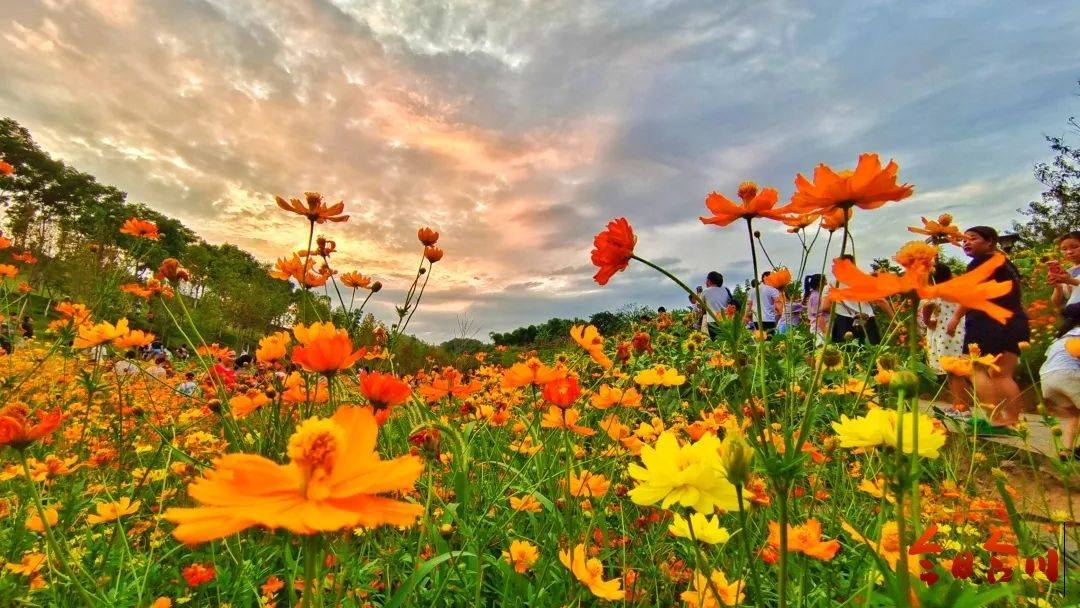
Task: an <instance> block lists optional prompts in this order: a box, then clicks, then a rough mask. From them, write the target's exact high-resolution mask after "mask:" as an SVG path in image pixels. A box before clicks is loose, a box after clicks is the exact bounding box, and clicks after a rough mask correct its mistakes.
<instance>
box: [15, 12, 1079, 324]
mask: <svg viewBox="0 0 1080 608" xmlns="http://www.w3.org/2000/svg"><path fill="white" fill-rule="evenodd" d="M0 6H3V8H2V10H0V114H2V115H6V116H10V117H12V118H14V119H16V120H17V121H19V122H20V123H21V124H23V125H24V126H26V127H27V128H28V129H30V131H31V133H32V134H33V135H34V137H35V139H36V140H37V141H38V142H39V143H40V144H41V145H42V146H43V147H44V148H45V149H46V150H47V151H49V152H50V153H51V154H53V155H54V156H56V157H58V158H61V159H63V160H65V161H67V162H69V163H71V164H72V165H73V166H75V167H77V168H78V169H80V170H82V171H86V172H88V173H91V174H93V175H96V176H97V177H98V179H99V180H100V181H101V182H103V183H106V184H111V185H114V186H117V187H119V188H121V189H122V190H124V191H126V192H128V193H129V200H130V201H132V202H142V203H145V204H147V205H149V206H150V207H152V208H154V209H156V210H158V211H161V212H163V213H166V214H168V215H171V216H173V217H176V218H177V219H180V220H181V221H183V222H184V223H185V224H186V225H187V226H188V227H190V228H192V229H193V230H195V231H196V232H197V233H198V234H199V235H200V236H202V237H203V238H205V239H206V240H208V241H210V242H213V243H221V242H229V243H233V244H236V245H238V246H240V247H243V248H245V249H247V250H249V251H251V252H252V253H253V254H255V255H256V256H257V257H259V258H260V259H263V260H266V261H272V260H273V259H275V258H276V257H281V256H283V255H285V254H286V253H288V252H289V251H291V250H296V249H302V248H303V247H304V245H305V243H306V238H307V227H306V226H307V225H306V222H304V220H303V219H302V218H298V217H297V216H292V215H289V214H287V213H285V212H283V211H281V210H279V209H278V208H277V207H276V206H275V205H274V203H273V197H274V195H281V196H284V197H287V198H288V197H296V196H301V194H302V193H303V192H304V191H312V190H314V191H320V192H322V193H324V194H325V195H326V196H327V197H328V198H331V199H333V201H337V200H342V201H344V202H345V207H346V212H347V213H349V214H350V215H351V219H350V220H349V222H348V223H346V224H327V225H326V226H325V229H324V230H322V231H321V233H322V234H325V235H326V236H327V237H329V238H332V239H334V240H336V241H337V243H338V250H339V253H338V254H337V265H338V267H339V268H341V269H342V270H359V271H361V272H363V273H365V274H373V275H375V277H376V278H378V279H380V280H382V282H383V283H384V284H385V285H386V286H387V288H386V289H385V290H384V291H383V292H382V293H380V294H378V295H377V296H376V298H374V299H373V302H374V303H373V304H372V305H370V306H371V310H372V311H373V312H375V313H376V314H377V315H378V316H380V317H381V318H383V319H389V318H391V316H392V310H393V306H394V304H396V303H399V302H400V300H401V297H402V294H403V292H404V290H405V289H407V288H408V285H409V283H410V282H411V280H412V276H413V275H414V273H415V271H416V267H417V263H418V261H419V256H420V249H419V247H420V246H419V243H418V241H417V240H416V230H417V228H419V227H420V226H424V225H428V226H431V227H433V228H435V229H437V230H439V231H440V232H441V234H442V237H441V239H440V245H441V246H442V248H443V249H444V250H445V252H446V256H445V257H444V258H443V260H442V261H441V262H439V263H438V264H436V265H435V269H434V272H433V274H432V278H431V281H430V283H429V285H428V289H427V293H426V294H425V295H424V299H423V302H422V304H421V308H420V311H419V312H418V313H417V314H416V316H415V317H414V319H413V321H412V324H411V325H410V331H411V332H413V333H415V334H416V335H417V336H419V337H421V338H424V339H427V340H429V341H439V340H444V339H447V338H451V337H457V336H462V335H465V336H468V337H478V338H486V337H487V334H488V332H491V331H505V330H507V329H512V328H514V327H517V326H519V325H525V324H529V323H535V322H542V321H544V320H546V319H547V318H550V317H552V316H561V317H574V316H585V317H587V316H588V315H589V314H591V313H593V312H596V311H600V310H606V309H610V310H614V309H618V308H620V307H624V306H626V305H627V304H630V303H635V304H641V305H647V306H658V305H667V306H669V307H670V306H679V305H682V304H685V303H686V298H685V296H684V295H682V294H681V292H679V291H678V290H677V288H675V287H674V286H673V285H672V284H671V283H669V282H667V280H666V279H663V278H662V277H660V276H659V275H658V274H657V273H655V272H653V271H650V270H648V269H647V268H644V267H642V266H640V265H632V266H631V268H630V269H629V270H627V271H626V272H624V273H621V274H619V275H616V277H615V278H614V279H613V280H612V281H611V282H610V283H609V284H608V285H607V286H606V287H602V288H601V287H599V286H597V285H596V284H595V283H594V282H593V280H592V274H593V272H594V270H595V269H594V268H593V267H592V266H591V264H590V262H589V251H590V249H591V245H592V237H593V236H594V235H595V234H596V232H598V231H599V230H600V229H601V228H602V227H603V225H604V224H605V223H606V222H607V221H608V220H610V219H611V218H614V217H620V216H625V217H626V218H627V219H628V220H629V221H630V222H631V224H632V225H633V226H634V228H635V231H636V232H637V233H638V235H639V240H638V246H637V251H638V253H639V254H640V255H642V256H643V257H646V258H648V259H651V260H653V261H656V262H658V263H661V264H662V265H664V266H665V267H667V268H668V269H670V270H672V271H674V272H675V273H676V274H678V275H680V276H682V277H683V278H684V279H685V280H686V281H687V282H688V283H690V284H691V285H698V284H701V283H702V282H703V281H704V275H705V273H706V272H708V271H709V270H719V271H720V272H722V273H723V274H724V275H725V276H726V277H727V280H728V283H729V284H730V283H733V282H736V281H741V280H743V279H746V278H748V277H749V275H750V274H751V265H750V253H749V249H748V245H747V237H746V234H745V231H744V230H741V229H740V227H739V226H738V225H735V226H732V227H730V228H727V229H718V228H715V227H712V226H705V225H702V224H701V222H700V221H699V220H698V217H699V216H700V215H703V214H705V211H706V210H705V207H704V199H705V196H706V195H707V194H708V193H709V192H710V191H713V190H716V191H718V192H721V193H725V194H726V195H728V196H729V197H730V198H735V191H736V190H737V188H738V185H739V183H740V182H742V181H744V180H754V181H756V182H757V183H759V184H761V185H762V186H774V187H776V188H778V189H779V190H780V193H781V198H782V200H786V199H787V198H788V197H790V195H791V193H792V190H793V179H794V176H795V174H796V173H798V172H803V173H806V174H809V173H810V172H812V171H813V168H814V166H815V165H817V164H818V163H820V162H824V163H828V164H830V165H831V166H834V167H837V168H843V167H851V166H854V164H855V161H856V159H857V157H858V155H859V154H860V153H862V152H878V153H879V154H880V155H881V156H882V157H883V160H887V159H889V158H894V159H896V161H897V162H898V163H899V164H900V167H901V169H900V178H901V180H902V181H904V182H909V183H912V184H914V185H915V195H914V196H913V197H911V198H909V199H907V200H906V201H903V202H901V203H896V204H892V205H889V206H887V207H885V208H883V209H880V210H876V211H872V212H867V213H859V214H857V215H856V217H855V219H854V220H853V226H852V232H853V234H854V235H855V238H856V250H857V252H858V254H859V256H860V257H861V258H862V259H866V260H868V259H869V258H870V257H871V256H873V257H877V256H887V255H891V254H892V253H893V252H895V250H896V249H897V247H898V246H899V245H901V244H902V243H903V242H905V241H907V240H910V237H912V235H910V234H909V233H907V232H906V230H905V227H906V226H909V225H913V224H917V223H918V218H919V216H936V215H937V214H939V213H942V212H946V211H947V212H951V213H952V214H953V215H954V216H955V217H956V220H957V222H958V223H959V224H961V225H973V224H989V225H992V226H996V227H998V228H1000V229H1004V228H1008V226H1009V225H1010V224H1011V221H1012V220H1013V219H1014V218H1016V217H1017V213H1016V210H1017V209H1018V208H1021V207H1024V206H1025V205H1026V202H1027V201H1029V200H1033V199H1035V198H1037V197H1038V195H1039V193H1040V192H1041V188H1040V187H1039V184H1038V183H1037V182H1035V180H1034V179H1033V177H1032V168H1033V165H1034V163H1036V162H1039V161H1044V160H1048V159H1049V152H1048V148H1047V144H1046V142H1045V140H1044V136H1045V135H1062V134H1064V133H1065V132H1066V130H1067V124H1066V119H1067V118H1068V117H1069V116H1070V115H1075V114H1077V113H1078V112H1077V108H1078V106H1080V97H1078V94H1080V87H1078V86H1077V80H1078V79H1080V54H1078V53H1075V52H1070V50H1071V49H1074V48H1075V44H1076V40H1078V39H1080V7H1077V5H1076V4H1075V2H1069V1H1061V2H1039V3H1026V2H1011V1H1003V2H973V1H963V0H957V1H954V2H948V3H915V2H880V1H866V0H862V1H855V2H796V1H791V2H787V1H779V0H777V1H774V0H755V1H752V2H717V1H715V0H687V1H668V2H662V1H640V2H637V1H635V2H626V1H625V0H611V1H604V2H590V1H585V0H536V1H532V2H511V1H509V0H492V1H477V2H424V1H417V2H404V1H399V0H368V1H359V0H274V1H273V2H266V1H265V0H172V1H169V2H164V1H151V0H23V1H21V2H0ZM320 228H322V227H320ZM761 229H762V233H763V236H762V238H763V242H764V244H765V245H766V247H767V250H768V253H769V255H770V257H771V258H772V260H773V261H774V262H775V263H777V264H785V263H786V264H789V265H797V264H798V257H799V256H798V254H799V251H800V246H799V244H798V240H796V239H795V238H794V237H792V236H790V235H787V234H786V233H785V232H784V228H783V227H782V226H771V225H766V224H762V226H761ZM824 253H825V252H824V250H823V249H822V248H821V247H820V246H819V247H818V248H817V249H816V250H815V251H814V252H813V254H812V257H811V259H812V260H814V262H813V263H814V264H820V261H821V260H823V259H824Z"/></svg>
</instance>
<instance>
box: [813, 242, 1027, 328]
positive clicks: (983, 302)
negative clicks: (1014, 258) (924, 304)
mask: <svg viewBox="0 0 1080 608" xmlns="http://www.w3.org/2000/svg"><path fill="white" fill-rule="evenodd" d="M1004 263H1005V256H1004V255H1002V254H1000V253H999V254H996V255H994V257H992V258H990V259H989V260H987V261H986V262H983V263H982V264H981V265H979V266H978V267H977V268H975V269H974V270H971V271H970V272H966V273H964V274H962V275H960V276H958V277H955V278H952V279H949V280H948V281H944V282H941V283H937V284H933V285H932V284H930V283H929V278H928V275H927V269H924V268H921V267H913V268H912V269H911V270H909V271H908V272H906V273H904V274H903V275H898V274H894V273H891V272H879V273H877V274H876V275H869V274H866V273H865V272H863V271H861V270H859V269H858V268H857V267H856V266H855V264H853V263H852V262H851V261H850V260H842V259H837V260H836V261H835V262H833V275H834V276H835V277H836V279H837V280H838V281H839V282H840V283H843V284H844V285H847V287H843V288H839V287H838V288H835V289H832V290H830V292H829V299H830V300H832V301H834V302H836V301H841V300H848V301H856V302H873V301H876V300H880V299H882V298H887V297H889V296H893V295H897V294H901V293H909V292H915V293H917V294H918V295H919V297H920V298H923V299H929V298H941V299H943V300H948V301H949V302H954V303H956V304H959V305H961V306H964V307H966V308H969V309H972V310H981V311H983V312H985V313H986V314H987V315H989V316H990V317H991V318H993V319H996V320H997V321H998V322H999V323H1004V322H1005V321H1006V320H1008V319H1009V317H1011V316H1012V314H1013V313H1012V311H1011V310H1008V309H1006V308H1004V307H1002V306H999V305H997V304H995V303H994V302H992V301H991V300H993V299H994V298H999V297H1001V296H1003V295H1005V294H1007V293H1009V290H1011V289H1012V284H1011V283H1009V282H1008V281H988V280H987V279H989V278H990V276H991V275H992V274H993V273H994V270H996V269H997V268H998V267H999V266H1001V265H1002V264H1004Z"/></svg>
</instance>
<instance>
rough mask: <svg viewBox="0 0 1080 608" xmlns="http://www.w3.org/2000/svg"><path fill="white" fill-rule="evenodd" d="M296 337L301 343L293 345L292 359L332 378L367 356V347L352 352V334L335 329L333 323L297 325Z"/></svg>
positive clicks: (294, 332)
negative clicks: (350, 335) (350, 336)
mask: <svg viewBox="0 0 1080 608" xmlns="http://www.w3.org/2000/svg"><path fill="white" fill-rule="evenodd" d="M293 335H294V336H296V340H297V341H298V342H300V346H294V347H293V351H292V360H293V362H294V363H296V364H298V365H300V367H303V368H304V369H305V370H307V371H309V372H318V373H320V374H323V375H326V376H333V375H334V374H336V373H337V372H339V371H342V370H345V369H349V368H350V367H352V366H353V364H354V363H356V362H357V361H359V360H360V358H361V357H363V356H364V355H365V354H367V349H366V348H360V349H359V350H356V351H354V350H353V343H352V340H351V339H349V332H347V331H345V330H344V329H338V328H336V327H334V324H333V323H312V324H311V325H309V326H306V327H305V326H304V325H303V324H297V325H295V326H294V327H293Z"/></svg>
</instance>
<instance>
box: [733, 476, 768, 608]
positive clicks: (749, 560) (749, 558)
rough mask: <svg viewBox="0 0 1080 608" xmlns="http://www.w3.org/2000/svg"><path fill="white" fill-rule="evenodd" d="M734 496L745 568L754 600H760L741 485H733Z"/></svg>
mask: <svg viewBox="0 0 1080 608" xmlns="http://www.w3.org/2000/svg"><path fill="white" fill-rule="evenodd" d="M735 496H736V498H737V499H738V501H739V536H740V537H741V538H740V541H741V544H742V548H743V553H745V554H746V569H747V570H749V571H750V580H752V581H753V588H752V589H751V591H753V593H754V600H755V601H757V602H760V601H761V599H762V598H761V582H760V581H759V580H758V572H757V568H755V567H754V557H753V555H754V554H753V552H752V551H751V550H750V531H749V530H747V529H746V508H745V507H744V506H743V486H742V484H736V485H735Z"/></svg>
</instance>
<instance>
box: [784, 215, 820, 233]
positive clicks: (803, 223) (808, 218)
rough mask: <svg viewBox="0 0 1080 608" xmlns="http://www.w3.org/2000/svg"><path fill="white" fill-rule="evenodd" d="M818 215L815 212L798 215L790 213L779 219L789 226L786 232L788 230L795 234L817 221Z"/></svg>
mask: <svg viewBox="0 0 1080 608" xmlns="http://www.w3.org/2000/svg"><path fill="white" fill-rule="evenodd" d="M819 217H821V216H820V215H818V214H817V213H803V214H800V215H791V216H787V217H784V218H782V219H781V221H782V222H784V224H785V225H787V226H790V228H788V232H790V233H791V234H795V233H796V232H798V231H800V230H805V229H806V228H807V227H808V226H810V224H813V223H814V222H816V221H818V218H819Z"/></svg>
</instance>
